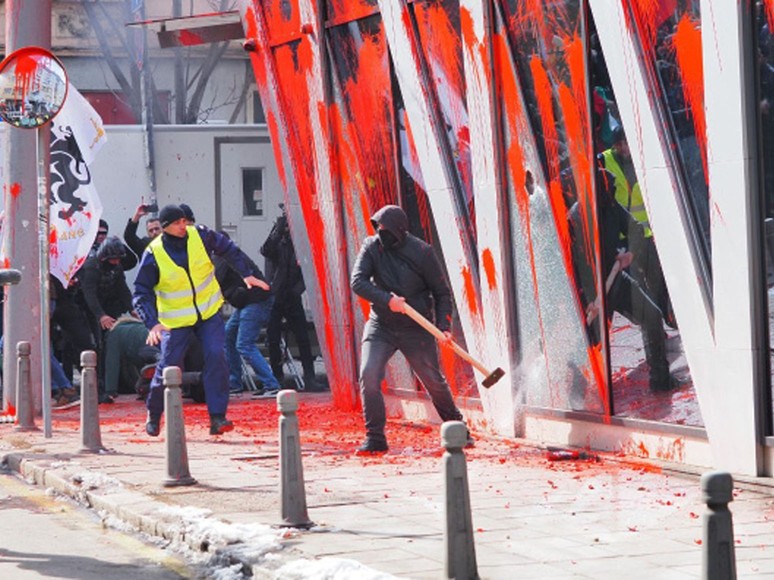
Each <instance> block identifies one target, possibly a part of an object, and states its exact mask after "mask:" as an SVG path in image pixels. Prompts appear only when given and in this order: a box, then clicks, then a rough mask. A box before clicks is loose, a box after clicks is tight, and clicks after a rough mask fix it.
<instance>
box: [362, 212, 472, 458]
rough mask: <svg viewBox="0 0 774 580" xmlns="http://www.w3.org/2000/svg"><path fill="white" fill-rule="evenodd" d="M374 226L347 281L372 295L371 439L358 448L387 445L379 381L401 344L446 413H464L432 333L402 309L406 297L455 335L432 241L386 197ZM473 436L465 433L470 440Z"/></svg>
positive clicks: (366, 340)
mask: <svg viewBox="0 0 774 580" xmlns="http://www.w3.org/2000/svg"><path fill="white" fill-rule="evenodd" d="M371 223H372V224H373V226H374V228H375V229H376V230H377V231H376V234H377V235H375V236H370V237H368V238H366V240H365V242H363V245H362V247H361V248H360V253H359V254H358V256H357V260H356V261H355V266H354V269H353V271H352V277H351V280H350V285H351V287H352V290H353V291H354V292H355V294H357V295H358V296H360V297H361V298H365V299H366V300H368V301H369V302H370V303H371V315H370V317H369V320H368V322H367V323H366V326H365V329H364V331H363V340H362V346H361V357H360V358H361V365H360V393H361V396H362V398H363V415H364V417H365V427H366V439H365V442H364V443H363V445H362V446H361V447H360V448H359V449H358V452H359V453H380V452H385V451H387V449H388V446H387V439H386V437H385V434H384V427H385V423H386V416H385V408H384V397H383V396H382V389H381V384H382V380H383V379H384V371H385V367H386V366H387V362H388V361H389V360H390V358H391V357H392V355H393V354H395V351H397V350H400V351H401V353H403V356H405V357H406V360H407V361H408V363H409V364H410V365H411V368H412V369H413V371H414V372H415V373H416V375H417V377H419V380H420V381H422V384H423V385H424V387H425V390H426V391H427V392H428V394H429V395H430V398H431V399H432V401H433V405H434V406H435V409H436V411H438V414H439V415H440V416H441V419H442V420H444V421H461V420H462V414H461V413H460V411H459V409H457V406H456V405H455V404H454V399H453V398H452V394H451V390H450V389H449V385H448V383H447V382H446V379H445V377H444V376H443V374H442V373H441V370H440V362H439V359H438V346H437V345H436V342H435V339H434V338H433V336H432V335H431V334H430V333H428V332H427V331H426V330H425V329H423V328H422V327H421V326H419V325H418V324H417V323H416V322H414V321H413V320H412V319H411V318H409V317H408V316H406V315H405V314H404V312H405V305H406V304H409V305H410V306H412V307H413V308H415V309H416V310H417V311H418V312H419V313H420V314H422V315H423V316H424V317H425V318H427V319H429V320H431V321H432V320H435V324H436V326H437V327H438V328H439V329H440V330H441V331H442V332H443V333H444V334H445V335H446V338H447V339H451V323H452V319H451V316H452V298H451V291H450V289H449V286H448V284H447V283H446V277H445V275H444V272H443V269H442V268H441V264H440V262H439V261H438V259H437V258H436V256H435V252H434V251H433V248H432V246H430V245H429V244H427V243H425V242H424V241H422V240H420V239H419V238H417V237H415V236H413V235H412V234H410V233H409V232H408V216H406V213H405V212H404V211H403V210H402V209H401V208H399V207H397V206H395V205H386V206H384V207H383V208H381V209H380V210H379V211H377V212H376V213H375V214H374V215H373V217H372V218H371ZM472 444H473V441H472V439H470V436H468V445H472Z"/></svg>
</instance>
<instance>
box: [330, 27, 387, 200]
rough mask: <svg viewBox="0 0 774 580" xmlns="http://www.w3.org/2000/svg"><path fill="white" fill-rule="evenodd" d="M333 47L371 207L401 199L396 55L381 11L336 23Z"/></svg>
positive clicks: (362, 193) (332, 38)
mask: <svg viewBox="0 0 774 580" xmlns="http://www.w3.org/2000/svg"><path fill="white" fill-rule="evenodd" d="M328 34H329V36H330V41H331V44H332V45H333V46H335V47H336V50H333V51H331V52H330V57H331V59H332V62H333V70H334V75H335V77H336V80H335V82H336V83H337V84H338V87H339V89H340V94H341V99H342V103H341V106H342V107H343V113H344V114H345V115H346V117H347V119H348V121H349V123H348V128H349V139H350V142H351V144H352V146H353V148H354V153H355V158H356V159H357V161H358V165H359V170H360V172H361V174H362V175H361V179H362V185H363V187H364V189H363V191H362V192H361V195H363V196H365V200H366V202H367V206H368V208H370V211H372V212H373V211H376V210H377V209H379V208H380V207H382V206H383V205H385V204H390V203H392V204H394V203H397V202H398V189H397V184H398V181H397V174H396V170H397V167H396V160H397V155H396V144H395V140H394V128H395V119H394V117H393V102H392V82H391V76H390V59H389V51H388V49H387V43H386V40H385V37H384V30H383V26H382V20H381V17H380V16H379V15H374V16H370V17H368V18H364V19H362V20H358V21H354V22H349V23H348V24H345V25H342V26H337V27H335V28H331V29H329V31H328Z"/></svg>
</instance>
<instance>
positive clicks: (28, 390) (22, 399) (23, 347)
mask: <svg viewBox="0 0 774 580" xmlns="http://www.w3.org/2000/svg"><path fill="white" fill-rule="evenodd" d="M31 350H32V349H31V347H30V343H29V342H27V341H26V340H21V341H19V342H18V343H17V344H16V360H17V363H16V427H15V430H16V431H35V430H37V427H35V409H34V407H33V399H32V381H31V379H30V351H31Z"/></svg>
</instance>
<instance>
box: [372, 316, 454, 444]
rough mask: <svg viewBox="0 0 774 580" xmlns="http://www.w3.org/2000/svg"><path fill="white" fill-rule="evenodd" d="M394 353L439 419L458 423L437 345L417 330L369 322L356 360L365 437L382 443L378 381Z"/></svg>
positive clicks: (382, 415)
mask: <svg viewBox="0 0 774 580" xmlns="http://www.w3.org/2000/svg"><path fill="white" fill-rule="evenodd" d="M398 350H399V351H400V352H401V353H403V356H405V357H406V360H407V361H408V363H409V365H411V369H412V370H413V371H414V373H415V374H416V375H417V377H419V380H420V381H422V385H423V386H424V387H425V390H426V391H427V393H428V394H429V395H430V399H431V400H432V402H433V405H434V406H435V410H436V411H438V415H440V417H441V419H442V420H443V421H461V420H462V413H460V411H459V409H457V405H455V404H454V399H453V398H452V394H451V390H450V389H449V384H448V383H447V382H446V379H445V378H444V376H443V374H442V373H441V370H440V361H439V360H438V345H437V344H436V342H435V339H434V338H433V336H432V335H431V334H430V333H428V332H427V331H426V330H424V329H423V328H421V327H419V326H416V327H410V326H409V327H405V328H400V329H393V328H386V327H385V326H384V325H380V324H378V323H376V322H374V321H373V320H369V321H368V322H367V323H366V327H365V330H364V331H363V342H362V345H361V359H360V360H361V363H360V395H361V396H362V398H363V416H364V417H365V427H366V434H367V435H368V437H369V438H372V439H377V440H384V439H385V436H384V426H385V423H386V421H387V417H386V413H385V409H384V396H383V395H382V380H384V372H385V367H386V366H387V362H388V361H389V360H390V358H391V357H392V355H394V354H395V351H398Z"/></svg>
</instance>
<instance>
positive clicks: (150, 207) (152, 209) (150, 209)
mask: <svg viewBox="0 0 774 580" xmlns="http://www.w3.org/2000/svg"><path fill="white" fill-rule="evenodd" d="M142 210H143V211H144V212H145V213H156V212H157V211H159V206H158V204H157V203H149V204H145V205H143V206H142Z"/></svg>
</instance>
